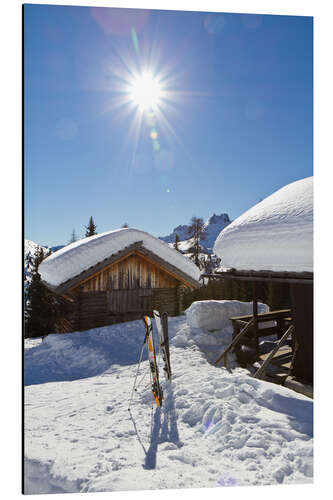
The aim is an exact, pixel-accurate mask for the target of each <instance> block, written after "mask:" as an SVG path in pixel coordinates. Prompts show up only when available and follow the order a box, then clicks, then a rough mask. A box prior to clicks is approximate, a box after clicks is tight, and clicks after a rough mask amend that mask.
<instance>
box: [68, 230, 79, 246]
mask: <svg viewBox="0 0 333 500" xmlns="http://www.w3.org/2000/svg"><path fill="white" fill-rule="evenodd" d="M74 241H77V236H76V232H75V229H74V228H73V231H72V234H71V238H70V240H69V242H68V244H70V243H74Z"/></svg>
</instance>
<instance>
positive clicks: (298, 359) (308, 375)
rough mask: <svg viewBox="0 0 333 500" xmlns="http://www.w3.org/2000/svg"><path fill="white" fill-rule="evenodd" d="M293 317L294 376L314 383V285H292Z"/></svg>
mask: <svg viewBox="0 0 333 500" xmlns="http://www.w3.org/2000/svg"><path fill="white" fill-rule="evenodd" d="M290 292H291V301H292V315H293V323H294V326H295V337H296V355H295V361H294V366H293V369H292V374H293V375H294V376H295V377H297V378H299V379H301V380H304V382H308V383H312V382H313V285H310V284H309V285H299V284H291V285H290Z"/></svg>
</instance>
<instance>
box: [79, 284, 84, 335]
mask: <svg viewBox="0 0 333 500" xmlns="http://www.w3.org/2000/svg"><path fill="white" fill-rule="evenodd" d="M82 288H83V287H82V286H80V291H79V297H78V305H79V307H78V309H79V310H78V323H79V325H78V326H79V332H80V331H81V326H82V323H81V316H82V314H81V308H82V293H83V292H82Z"/></svg>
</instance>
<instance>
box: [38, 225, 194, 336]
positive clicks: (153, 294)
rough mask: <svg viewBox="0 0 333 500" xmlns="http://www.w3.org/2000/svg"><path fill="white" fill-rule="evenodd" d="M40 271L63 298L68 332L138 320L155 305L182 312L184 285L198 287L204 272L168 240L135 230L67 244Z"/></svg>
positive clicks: (64, 328) (171, 312) (62, 327)
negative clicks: (171, 246) (199, 279)
mask: <svg viewBox="0 0 333 500" xmlns="http://www.w3.org/2000/svg"><path fill="white" fill-rule="evenodd" d="M57 254H58V255H57ZM40 273H41V277H42V279H43V281H44V282H45V284H46V285H47V286H48V288H50V289H51V290H52V291H53V292H54V293H55V294H57V295H58V296H60V297H61V299H62V301H63V304H64V309H65V311H66V313H65V314H64V317H63V318H62V320H61V321H59V325H58V330H60V331H63V332H69V331H75V330H87V329H90V328H96V327H100V326H104V325H108V324H112V323H117V322H122V321H129V320H134V319H138V318H140V317H142V316H143V314H145V313H147V314H149V313H151V312H152V311H153V309H157V310H159V311H160V312H167V313H168V314H169V315H170V316H174V315H177V314H179V313H180V311H181V310H182V292H183V290H184V288H192V289H193V288H196V287H198V286H199V282H198V278H199V275H200V271H199V269H198V268H197V267H196V266H195V265H194V264H193V263H192V262H190V261H189V259H187V258H186V257H184V256H183V255H181V254H180V253H179V252H177V251H176V250H174V249H173V248H170V247H169V246H168V245H167V244H166V243H164V242H162V241H160V240H158V239H157V238H154V237H153V236H151V235H148V234H147V233H144V232H143V231H139V230H136V229H132V228H124V229H121V230H118V231H110V232H108V233H103V234H102V235H96V236H93V237H90V238H85V239H83V240H80V242H75V243H73V244H71V245H68V246H67V247H65V248H64V249H62V250H60V251H58V252H56V253H55V254H53V255H52V256H50V257H49V258H48V259H46V260H45V261H44V262H43V263H42V264H41V266H40Z"/></svg>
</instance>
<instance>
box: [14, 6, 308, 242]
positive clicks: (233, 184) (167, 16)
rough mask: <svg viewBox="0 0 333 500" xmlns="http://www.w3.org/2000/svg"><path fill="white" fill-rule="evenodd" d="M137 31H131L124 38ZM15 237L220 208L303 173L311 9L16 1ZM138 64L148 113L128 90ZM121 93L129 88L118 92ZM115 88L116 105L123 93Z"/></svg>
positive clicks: (156, 221) (151, 224)
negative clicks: (19, 181)
mask: <svg viewBox="0 0 333 500" xmlns="http://www.w3.org/2000/svg"><path fill="white" fill-rule="evenodd" d="M136 41H137V42H136ZM24 42H25V52H24V57H25V157H24V165H25V236H26V237H27V238H29V239H32V240H34V241H36V242H37V243H40V244H47V245H55V244H64V243H66V242H67V241H68V240H69V238H70V234H71V232H72V229H73V228H75V230H76V233H77V235H78V236H83V233H84V228H83V226H84V225H86V224H87V223H88V220H89V217H90V215H92V216H93V217H94V220H95V222H96V224H97V226H98V227H97V230H98V232H103V231H107V230H109V229H115V228H118V227H121V226H122V225H123V223H124V222H127V223H128V224H129V225H130V226H132V227H138V228H140V229H143V230H145V231H148V232H150V233H151V234H153V235H155V236H159V235H165V234H168V233H170V232H171V231H172V229H173V227H174V226H176V225H178V224H185V223H187V222H188V221H189V219H190V218H191V217H192V216H193V215H196V216H198V217H203V218H204V219H206V218H207V217H209V216H210V215H211V214H212V213H213V212H215V213H221V212H223V213H224V212H227V213H229V216H230V218H231V219H234V218H236V217H237V216H239V215H240V214H241V213H242V212H244V211H245V210H247V209H248V208H250V207H251V206H252V205H254V204H255V203H257V202H258V201H259V200H260V199H262V198H264V197H266V196H267V195H269V194H271V193H272V192H273V191H275V190H276V189H278V188H280V187H282V186H283V185H285V184H288V183H289V182H292V181H294V180H297V179H300V178H303V177H307V176H309V175H312V169H313V162H312V155H313V141H312V133H313V127H312V121H313V114H312V105H313V97H312V95H313V86H312V71H313V65H312V42H313V39H312V18H311V17H296V16H295V17H291V16H270V15H264V16H261V15H241V14H221V13H218V14H214V13H195V12H177V11H133V10H130V11H129V10H125V9H101V8H99V9H98V8H94V9H92V8H89V7H65V6H47V5H26V6H25V36H24ZM148 65H149V67H150V70H151V71H152V72H153V73H154V75H155V76H156V78H158V79H160V80H161V89H162V90H163V89H164V90H165V91H166V98H165V99H164V100H162V101H161V103H160V106H159V109H158V110H157V111H156V113H155V116H154V117H153V119H154V124H153V127H154V130H155V131H156V133H157V137H158V150H156V149H154V142H156V141H153V140H152V139H151V137H150V133H151V131H152V122H151V121H150V122H149V120H147V119H146V118H147V117H146V115H143V116H142V120H141V122H140V120H139V119H138V116H139V115H138V110H137V108H136V107H135V105H134V104H133V102H130V100H129V99H127V97H128V96H127V95H126V92H127V88H128V85H127V82H128V80H129V78H130V74H131V73H133V72H136V73H140V72H142V71H144V70H145V69H146V68H147V66H148ZM127 93H128V92H127ZM126 99H127V101H128V102H127V104H125V105H121V106H120V104H122V102H123V101H124V100H126Z"/></svg>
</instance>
